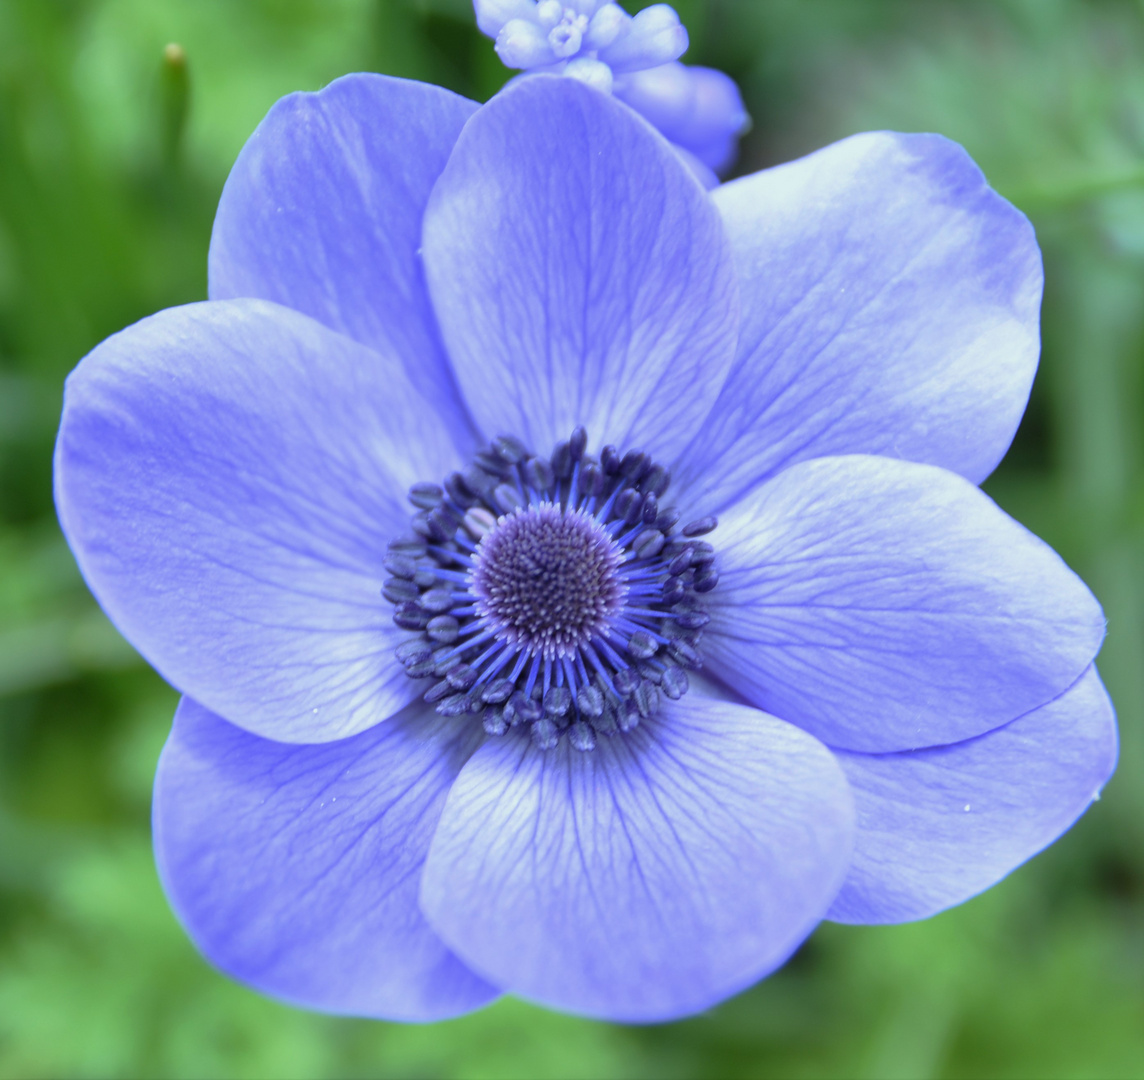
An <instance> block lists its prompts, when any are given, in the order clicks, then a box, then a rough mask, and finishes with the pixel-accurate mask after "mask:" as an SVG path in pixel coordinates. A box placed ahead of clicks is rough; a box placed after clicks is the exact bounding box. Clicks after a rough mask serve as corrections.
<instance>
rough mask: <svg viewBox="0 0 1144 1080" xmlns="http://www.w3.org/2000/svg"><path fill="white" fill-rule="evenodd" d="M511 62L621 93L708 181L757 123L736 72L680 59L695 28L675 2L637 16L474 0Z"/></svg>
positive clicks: (576, 3)
mask: <svg viewBox="0 0 1144 1080" xmlns="http://www.w3.org/2000/svg"><path fill="white" fill-rule="evenodd" d="M473 7H474V9H475V11H476V16H477V25H478V26H479V27H480V29H481V31H482V32H483V33H485V34H487V35H488V36H489V37H491V38H494V39H495V41H496V51H497V55H498V56H499V57H500V58H501V60H502V61H503V62H504V63H505V65H506V66H507V67H510V68H518V69H521V70H523V71H526V72H538V73H539V72H545V73H558V74H563V75H566V76H569V77H571V78H575V79H579V80H580V81H582V82H585V83H587V84H589V85H590V86H593V87H595V88H596V89H597V90H602V91H604V92H605V93H614V94H615V95H616V97H618V98H620V99H621V100H622V101H624V102H626V103H627V104H628V105H630V106H631V107H632V108H633V109H635V110H636V112H638V113H640V114H641V115H643V116H644V118H645V119H647V120H648V121H650V122H651V123H652V124H654V125H655V126H656V127H657V128H658V129H659V130H660V131H661V132H662V133H663V134H664V135H665V136H666V137H667V138H668V139H669V140H670V141H671V142H672V144H673V145H674V146H675V147H676V148H677V150H678V151H679V152H680V154H681V156H682V157H683V158H684V160H685V161H686V162H687V164H688V165H689V166H690V167H691V168H692V169H693V171H694V172H695V173H696V174H697V175H698V176H699V177H700V178H701V179H702V180H703V181H704V183H705V184H706V185H707V186H708V187H711V186H714V184H715V183H716V182H717V180H716V177H715V173H718V172H721V171H722V170H724V169H726V168H727V167H728V166H730V165H731V164H732V162H733V161H734V158H735V153H736V150H737V148H738V140H739V136H740V135H742V134H743V133H744V132H745V131H746V130H747V128H748V127H749V126H750V117H749V116H748V115H747V111H746V109H745V108H744V107H743V100H742V98H741V97H740V96H739V89H738V87H737V86H736V85H735V82H734V80H733V79H730V78H728V77H727V76H726V75H725V74H723V72H721V71H716V70H715V69H713V68H705V67H691V66H685V65H683V64H680V63H677V62H676V61H677V60H678V58H679V57H680V56H682V55H683V53H684V52H686V51H687V46H688V39H687V30H686V28H685V27H684V26H683V25H682V24H681V23H680V21H679V16H678V15H677V14H676V13H675V11H674V9H672V8H671V7H669V6H668V5H667V4H653V5H651V7H647V8H644V9H643V10H642V11H640V12H638V13H637V14H636V15H635V16H632V15H629V14H628V13H627V12H626V11H624V10H623V8H621V7H620V6H619V5H618V4H615V3H611V2H607V0H473Z"/></svg>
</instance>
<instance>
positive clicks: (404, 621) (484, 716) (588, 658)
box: [382, 428, 719, 752]
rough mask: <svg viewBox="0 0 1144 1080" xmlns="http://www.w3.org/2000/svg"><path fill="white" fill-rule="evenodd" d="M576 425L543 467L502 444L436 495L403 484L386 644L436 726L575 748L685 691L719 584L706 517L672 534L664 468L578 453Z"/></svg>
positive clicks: (516, 443) (613, 455)
mask: <svg viewBox="0 0 1144 1080" xmlns="http://www.w3.org/2000/svg"><path fill="white" fill-rule="evenodd" d="M586 450H587V434H586V432H585V431H584V429H583V428H577V429H576V430H575V431H574V432H573V433H572V435H571V437H570V438H569V439H568V441H567V442H561V443H559V444H558V445H557V446H556V448H555V449H554V450H553V452H552V454H551V455H550V457H548V458H540V457H536V456H534V455H532V454H530V453H529V452H528V449H527V448H526V447H525V446H524V444H523V443H521V442H520V440H519V439H515V438H513V437H512V436H501V437H499V438H497V439H496V440H494V441H493V443H492V445H491V446H489V447H488V448H487V449H485V450H482V451H480V452H479V453H477V454H476V455H475V457H474V459H473V464H472V465H471V466H470V467H469V468H467V469H465V470H464V471H463V472H456V473H452V474H451V475H450V476H448V477H446V478H445V481H444V483H443V484H442V485H437V484H433V483H422V484H416V485H414V487H413V488H412V489H410V492H409V500H410V502H411V503H412V505H413V506H414V507H415V508H416V510H417V511H418V512H417V513H416V514H415V515H414V516H413V518H412V521H411V524H412V529H413V532H412V533H411V534H409V535H407V536H404V537H400V538H398V539H396V540H394V541H393V542H391V543H390V545H389V551H388V553H387V554H386V556H385V558H384V560H383V565H384V567H385V569H386V571H387V572H388V573H389V574H390V575H391V576H390V577H389V578H388V579H387V580H386V582H385V584H384V586H383V587H382V593H383V595H384V596H385V597H386V599H388V600H389V601H390V602H392V603H393V605H394V616H393V619H394V622H395V623H396V624H397V625H398V626H400V627H401V628H402V629H404V630H408V631H410V632H411V633H412V634H415V635H416V636H415V637H412V638H410V640H408V641H406V642H403V643H402V644H401V645H400V646H399V647H398V649H397V658H398V659H399V660H400V661H401V663H402V664H403V665H404V666H405V670H406V672H407V673H408V674H409V675H410V676H412V677H413V678H433V679H434V680H435V681H434V682H433V683H432V685H431V686H430V687H429V689H428V690H427V691H426V693H425V695H424V696H425V700H426V701H429V702H432V703H433V704H434V705H435V707H436V709H437V711H438V712H439V713H441V714H442V715H445V716H462V715H472V716H474V717H477V716H479V717H480V718H481V720H482V723H483V725H484V729H485V731H486V732H488V733H489V734H490V735H504V734H506V733H507V732H509V731H511V730H513V729H524V728H526V727H527V728H528V730H529V731H530V732H531V735H532V738H533V740H534V742H535V743H536V745H537V746H539V747H541V748H543V749H551V748H552V747H555V746H556V745H558V743H559V741H560V739H561V738H562V737H563V736H564V735H567V737H568V741H569V743H570V744H571V745H572V746H573V747H574V748H576V749H577V750H581V751H585V752H587V751H589V750H592V749H594V748H595V746H596V743H597V738H598V736H600V735H605V736H612V735H615V734H616V733H618V732H626V731H630V730H631V729H632V728H634V727H635V726H637V725H638V724H639V722H640V720H641V718H646V717H648V716H650V715H651V714H652V713H653V712H654V711H655V710H656V708H657V707H658V706H659V704H660V702H661V700H662V699H663V698H668V699H671V700H676V699H678V698H679V697H681V696H682V695H683V694H684V693H686V691H687V689H688V677H687V671H686V670H685V669H687V668H692V669H694V668H696V667H698V666H699V663H700V654H699V649H698V646H699V641H700V637H701V633H702V628H703V627H704V626H705V625H706V624H707V622H709V621H710V619H709V616H708V615H707V613H706V612H705V611H704V610H703V604H702V596H701V594H703V593H706V592H709V591H710V590H711V589H713V588H714V587H715V586H716V584H717V583H718V580H719V579H718V574H717V572H716V569H715V565H714V549H713V548H712V547H711V545H710V544H708V543H706V542H705V541H702V540H698V539H695V538H696V537H699V536H702V535H705V534H707V533H708V532H710V531H711V530H713V529H714V528H715V526H716V521H715V519H714V518H712V517H704V518H699V519H696V520H693V521H690V522H688V524H686V525H685V526H684V527H683V529H682V530H680V533H681V534H682V535H680V534H677V533H676V532H675V531H674V530H675V527H676V525H677V524H678V522H679V520H680V514H679V512H678V511H677V510H675V509H674V508H672V507H664V506H662V505H661V502H662V498H663V496H664V494H665V493H666V491H667V489H668V486H669V485H670V482H671V478H670V475H669V474H668V471H667V470H666V469H665V468H663V466H661V465H657V464H656V463H655V462H654V461H652V460H651V458H650V457H649V456H648V455H647V454H644V453H642V452H639V451H628V452H627V453H624V454H621V453H620V452H619V451H618V450H617V449H616V448H615V447H614V446H605V447H604V448H603V450H602V451H601V453H600V456H599V458H598V459H596V458H593V457H591V456H590V455H588V454H587V453H586Z"/></svg>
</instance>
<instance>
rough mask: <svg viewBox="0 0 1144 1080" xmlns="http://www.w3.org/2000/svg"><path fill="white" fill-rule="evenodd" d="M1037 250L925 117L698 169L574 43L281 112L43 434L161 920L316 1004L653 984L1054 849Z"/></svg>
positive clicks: (1076, 753)
mask: <svg viewBox="0 0 1144 1080" xmlns="http://www.w3.org/2000/svg"><path fill="white" fill-rule="evenodd" d="M1040 291H1041V269H1040V259H1039V255H1038V251H1037V247H1036V243H1035V241H1034V238H1033V234H1032V230H1031V229H1030V227H1029V225H1028V223H1027V221H1026V220H1025V219H1024V218H1023V217H1022V216H1021V215H1020V214H1019V213H1018V212H1017V211H1015V210H1014V209H1013V208H1012V207H1011V206H1009V205H1008V204H1007V203H1006V202H1004V201H1003V200H1002V199H1000V198H999V197H998V196H997V195H995V194H994V193H993V192H992V191H991V190H990V189H989V187H988V186H987V185H986V184H985V182H984V180H983V178H982V176H981V174H980V172H979V171H978V170H977V168H976V167H975V166H974V165H973V163H972V162H971V161H970V160H969V158H968V157H967V156H966V155H965V153H964V152H963V151H962V150H961V149H960V148H959V147H957V146H956V145H954V144H952V143H950V142H947V141H946V140H944V139H942V138H940V137H937V136H931V135H894V134H887V133H875V134H867V135H859V136H855V137H854V138H851V139H847V140H845V141H843V142H841V143H838V144H836V145H834V146H830V147H827V148H826V149H824V150H822V151H820V152H818V153H816V154H813V155H811V156H810V157H808V158H805V159H803V160H800V161H795V162H793V163H791V164H788V165H783V166H780V167H779V168H775V169H771V170H768V171H765V172H761V173H757V174H755V175H753V176H748V177H746V178H744V179H741V180H737V181H735V182H734V183H731V184H727V185H725V186H723V187H721V188H719V189H717V190H716V191H715V192H714V193H713V195H708V194H707V193H706V192H705V191H704V190H703V189H702V188H701V186H700V185H699V184H697V183H696V181H695V179H694V178H693V176H692V175H691V174H690V173H689V172H688V171H687V169H686V168H685V167H684V166H683V165H682V164H681V163H680V161H679V159H678V157H677V156H676V154H675V152H674V151H673V150H672V149H671V147H670V146H669V144H668V143H667V142H666V141H665V140H664V139H663V138H662V137H661V136H660V135H658V134H657V133H656V132H655V131H654V130H653V129H652V128H651V127H650V126H649V125H648V124H646V123H645V122H644V121H642V120H641V119H639V118H638V117H637V116H636V115H635V114H634V113H633V112H632V111H631V110H629V109H628V108H627V107H626V106H624V105H622V104H621V103H618V102H617V101H615V100H614V99H613V98H611V97H609V96H607V95H604V94H601V93H598V92H597V91H595V90H593V89H591V88H590V87H587V86H584V85H582V84H580V83H579V82H577V81H575V80H571V79H564V78H554V77H543V76H539V77H536V78H530V79H527V80H523V81H522V82H520V83H518V84H516V85H514V86H512V87H510V88H509V89H508V90H506V91H505V92H504V93H502V94H500V95H498V96H497V97H496V98H494V99H493V100H492V101H491V102H490V103H489V104H487V105H485V106H483V107H481V108H478V107H477V106H476V105H474V104H473V103H471V102H468V101H465V100H463V99H461V98H458V97H455V96H453V95H452V94H449V93H447V92H445V91H443V90H440V89H438V88H436V87H432V86H427V85H423V84H419V83H411V82H403V81H400V80H395V79H389V78H384V77H381V76H374V75H355V76H349V77H347V78H344V79H341V80H338V81H337V82H335V83H333V84H332V85H330V86H329V87H327V88H326V89H325V90H323V91H322V92H321V93H318V94H297V95H293V96H291V97H288V98H285V99H284V100H282V101H281V102H279V103H278V104H277V105H276V106H275V107H274V108H273V109H272V110H271V112H270V114H269V116H268V117H267V118H266V120H265V121H264V122H263V123H262V125H261V126H260V127H259V129H258V130H257V131H256V132H255V134H254V135H253V137H252V138H251V140H250V141H249V143H248V144H247V146H246V147H245V149H244V150H243V152H242V154H241V155H240V157H239V159H238V162H237V163H236V165H235V167H234V170H233V172H232V173H231V176H230V178H229V180H228V182H227V185H226V188H225V191H224V193H223V197H222V201H221V204H220V207H219V211H218V216H217V219H216V222H215V229H214V235H213V238H212V243H211V252H210V295H211V300H210V301H209V302H206V303H201V304H192V305H189V306H187V307H182V308H176V309H171V310H168V311H163V312H160V313H159V314H157V315H155V316H153V317H151V318H148V319H145V320H143V321H142V322H140V323H138V324H136V325H134V326H132V327H129V328H128V329H126V330H124V331H123V332H122V333H120V334H117V335H116V336H114V337H112V338H110V339H109V340H108V341H106V342H104V343H103V344H101V345H100V346H99V347H97V348H96V349H95V350H94V351H93V352H92V353H91V354H90V355H89V356H87V357H86V358H85V359H84V360H83V361H82V362H81V363H80V365H79V366H78V367H77V369H76V370H75V372H74V373H73V374H72V375H71V377H70V378H69V380H68V384H67V391H66V395H65V404H64V413H63V419H62V424H61V429H60V435H59V442H58V447H57V456H56V497H57V505H58V508H59V515H60V520H61V522H62V524H63V527H64V529H65V531H66V533H67V536H68V539H69V541H70V543H71V545H72V548H73V550H74V551H75V553H76V557H77V559H78V561H79V564H80V566H81V568H82V570H83V573H84V575H85V577H86V579H87V581H88V582H89V584H90V585H91V588H92V589H93V591H94V592H95V594H96V596H97V597H98V598H99V600H100V602H101V603H102V605H103V606H104V608H105V610H106V611H107V612H108V614H109V615H110V616H111V618H112V619H113V620H114V621H115V622H116V624H117V625H118V626H119V627H120V629H121V630H122V631H123V633H124V634H125V635H126V636H127V637H128V639H129V640H131V641H132V642H133V643H134V644H135V645H136V646H137V647H138V648H139V650H140V651H141V652H142V653H143V655H144V656H146V657H147V659H148V660H149V661H150V662H151V663H152V664H153V665H154V666H155V667H156V668H157V669H158V670H159V672H161V673H162V674H163V675H164V677H166V678H167V679H168V680H169V681H170V682H171V683H172V684H173V685H174V686H176V687H178V688H179V690H180V691H182V692H183V693H184V694H185V695H186V696H185V697H184V698H183V700H182V703H181V704H180V706H179V708H178V711H177V714H176V717H175V722H174V728H173V731H172V733H171V736H170V739H169V741H168V743H167V746H166V748H165V750H164V751H163V755H162V758H161V761H160V765H159V770H158V776H157V780H156V790H155V802H154V832H155V848H156V855H157V860H158V865H159V869H160V874H161V877H162V880H163V883H164V886H165V888H166V891H167V894H168V896H169V897H170V900H171V903H172V905H173V906H174V908H175V910H176V912H177V913H178V915H179V917H180V919H181V920H182V922H183V924H184V925H185V926H186V928H187V931H188V932H189V934H190V935H191V937H192V938H193V939H194V940H195V942H196V943H197V944H198V946H199V947H200V948H201V949H202V951H203V952H204V953H205V954H206V956H208V957H209V958H210V959H211V960H212V961H213V962H214V963H216V964H217V965H218V966H219V967H221V968H222V969H223V970H225V971H227V972H229V973H231V974H232V975H234V976H235V977H237V978H240V979H243V980H245V981H247V982H249V983H250V984H252V985H253V986H255V987H258V988H260V989H262V990H264V991H265V992H267V993H270V994H273V995H275V996H277V997H280V998H283V999H285V1000H288V1001H292V1002H295V1003H297V1004H300V1005H304V1006H308V1007H312V1008H318V1009H325V1010H331V1011H335V1012H344V1013H354V1014H361V1015H369V1016H380V1017H391V1018H399V1019H407V1020H427V1019H434V1018H439V1017H444V1016H449V1015H454V1014H457V1013H461V1012H464V1011H466V1010H469V1009H474V1008H477V1007H479V1006H481V1005H483V1004H484V1003H486V1002H488V1001H490V1000H492V999H493V998H494V997H495V996H496V995H497V994H499V993H501V992H505V991H507V992H511V993H515V994H519V995H521V996H524V997H526V998H530V999H532V1000H535V1001H539V1002H543V1003H545V1004H548V1005H550V1006H552V1007H555V1008H560V1009H566V1010H570V1011H573V1012H578V1013H583V1014H588V1015H592V1016H599V1017H608V1018H612V1019H616V1020H626V1021H650V1020H662V1019H667V1018H670V1017H677V1016H681V1015H685V1014H688V1013H691V1012H694V1011H696V1010H700V1009H704V1008H706V1007H708V1006H710V1005H712V1004H714V1003H716V1002H718V1001H720V1000H722V999H723V998H725V997H727V996H728V995H730V994H733V993H735V992H736V991H738V990H740V989H742V988H744V987H746V986H749V985H750V984H751V983H753V982H754V981H755V980H757V979H759V978H761V977H762V976H764V975H766V974H767V973H768V972H770V971H772V970H773V969H774V968H776V967H777V966H778V965H780V964H781V963H782V962H783V961H784V960H785V959H786V958H787V957H788V956H789V955H790V954H791V952H792V951H793V950H794V949H795V948H797V947H798V945H799V943H800V942H801V941H802V940H803V939H804V938H805V937H806V935H807V934H808V933H809V932H810V931H811V930H812V928H813V927H814V926H815V924H816V923H817V922H818V921H819V920H820V919H822V918H824V917H827V918H831V919H836V920H841V921H846V922H867V923H876V922H895V921H900V920H905V919H917V918H922V917H925V916H927V915H930V914H932V913H934V912H936V911H939V910H941V909H943V908H945V907H948V906H950V905H952V904H957V903H960V902H961V901H963V900H965V899H966V898H968V897H970V896H972V895H974V894H975V893H977V892H979V891H980V890H982V889H984V888H987V887H988V886H989V885H991V884H993V883H994V882H996V881H997V880H999V879H1000V878H1002V877H1004V876H1005V875H1006V874H1007V873H1009V871H1011V870H1012V869H1013V868H1014V867H1015V866H1017V865H1018V864H1019V863H1021V862H1022V861H1024V860H1025V859H1027V858H1029V857H1030V856H1031V855H1033V854H1034V853H1035V852H1037V851H1038V850H1040V849H1041V848H1042V847H1044V846H1045V845H1046V844H1048V843H1050V842H1051V841H1052V840H1053V839H1055V838H1056V837H1057V836H1058V835H1059V834H1060V833H1061V832H1063V831H1064V830H1065V829H1066V828H1068V827H1069V825H1070V824H1071V823H1072V822H1073V821H1074V820H1075V819H1076V818H1077V817H1078V816H1079V815H1080V814H1081V813H1082V812H1083V811H1084V809H1085V808H1086V807H1087V806H1088V804H1089V802H1090V801H1091V800H1092V798H1093V797H1094V796H1095V795H1096V793H1097V792H1098V791H1099V789H1100V787H1101V785H1102V784H1103V783H1104V782H1105V780H1106V779H1107V777H1108V776H1109V775H1110V773H1111V771H1112V769H1113V766H1114V761H1115V756H1116V735H1115V722H1114V718H1113V713H1112V709H1111V706H1110V704H1109V701H1108V699H1107V696H1106V695H1105V693H1104V690H1103V688H1102V686H1101V684H1100V680H1099V678H1098V676H1097V674H1096V671H1095V669H1094V668H1093V666H1092V661H1093V657H1094V656H1095V655H1096V652H1097V650H1098V648H1099V645H1100V642H1101V639H1102V635H1103V632H1104V624H1103V618H1102V615H1101V611H1100V608H1099V606H1098V605H1097V603H1096V601H1095V600H1094V598H1093V597H1092V595H1091V594H1090V593H1089V591H1088V590H1087V589H1086V588H1085V587H1084V585H1083V584H1082V583H1081V581H1080V580H1079V579H1078V578H1077V577H1076V576H1075V575H1074V574H1073V573H1072V572H1071V571H1070V570H1069V569H1068V568H1067V567H1066V566H1065V564H1064V563H1063V562H1062V561H1061V560H1060V558H1059V557H1058V556H1057V555H1056V554H1054V553H1053V552H1052V551H1051V550H1050V549H1049V548H1048V547H1047V546H1046V545H1045V544H1043V543H1042V542H1041V541H1039V540H1038V539H1037V538H1035V537H1034V536H1032V535H1031V534H1030V533H1028V532H1026V531H1025V530H1024V529H1023V528H1022V527H1021V526H1019V525H1018V524H1016V523H1015V522H1014V521H1012V520H1011V519H1010V518H1008V517H1007V516H1006V515H1005V514H1004V513H1002V511H1001V510H999V509H998V508H997V507H996V506H995V505H994V504H993V503H992V502H991V501H990V499H989V498H988V497H987V496H985V495H984V494H983V493H982V492H981V491H980V490H979V489H978V488H977V487H976V486H975V484H976V483H977V482H979V481H980V480H981V479H983V478H984V477H985V476H986V475H987V474H988V473H989V472H990V470H991V469H992V468H993V467H994V466H995V465H996V464H997V462H998V461H999V460H1000V458H1001V457H1002V455H1003V454H1004V452H1005V450H1006V448H1007V446H1008V444H1009V442H1010V440H1011V438H1012V435H1013V432H1014V430H1015V428H1016V426H1017V423H1018V421H1019V419H1020V417H1021V414H1022V411H1023V409H1024V405H1025V402H1026V397H1027V394H1028V391H1029V387H1030V384H1031V381H1032V378H1033V374H1034V369H1035V366H1036V361H1037V352H1038V329H1037V328H1038V308H1039V301H1040ZM423 698H424V699H427V700H423Z"/></svg>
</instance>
